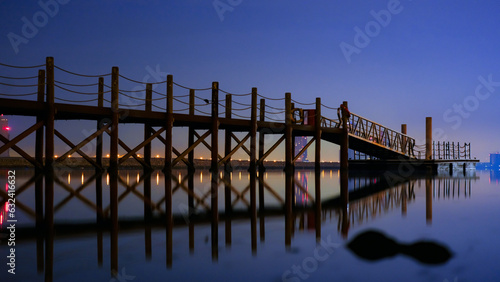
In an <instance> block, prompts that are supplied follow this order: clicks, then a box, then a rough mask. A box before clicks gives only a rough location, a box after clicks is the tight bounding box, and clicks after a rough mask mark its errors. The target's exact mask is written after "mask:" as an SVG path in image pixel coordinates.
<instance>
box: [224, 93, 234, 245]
mask: <svg viewBox="0 0 500 282" xmlns="http://www.w3.org/2000/svg"><path fill="white" fill-rule="evenodd" d="M232 104H233V103H232V95H231V94H227V95H226V118H227V119H230V118H231V111H232ZM231 133H232V131H231V130H230V129H226V130H225V136H224V137H225V141H224V155H226V156H227V155H229V153H231ZM231 171H232V168H231V158H229V159H228V160H227V162H226V163H225V164H224V179H225V184H224V210H225V213H226V220H225V231H226V233H225V237H226V246H231V242H232V238H231V216H232V212H233V207H232V205H231Z"/></svg>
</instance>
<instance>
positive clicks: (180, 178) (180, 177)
mask: <svg viewBox="0 0 500 282" xmlns="http://www.w3.org/2000/svg"><path fill="white" fill-rule="evenodd" d="M181 181H182V175H181V173H180V172H179V183H181Z"/></svg>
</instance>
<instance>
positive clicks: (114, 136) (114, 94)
mask: <svg viewBox="0 0 500 282" xmlns="http://www.w3.org/2000/svg"><path fill="white" fill-rule="evenodd" d="M119 76H120V75H119V69H118V67H113V68H112V71H111V111H112V117H111V138H110V142H111V143H110V154H109V178H110V180H109V188H110V189H109V198H110V212H111V232H110V233H111V234H110V237H111V238H110V239H111V273H112V274H113V275H116V274H117V273H118V122H119V118H120V113H119V106H118V91H119V85H118V79H119Z"/></svg>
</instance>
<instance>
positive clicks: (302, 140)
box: [294, 136, 309, 162]
mask: <svg viewBox="0 0 500 282" xmlns="http://www.w3.org/2000/svg"><path fill="white" fill-rule="evenodd" d="M306 145H307V137H305V136H301V137H295V150H294V152H295V155H297V154H298V153H299V152H300V150H302V149H304V147H305V146H306ZM297 161H299V162H308V161H309V160H308V159H307V150H305V151H304V153H302V155H300V157H299V158H298V159H297Z"/></svg>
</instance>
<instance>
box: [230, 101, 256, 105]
mask: <svg viewBox="0 0 500 282" xmlns="http://www.w3.org/2000/svg"><path fill="white" fill-rule="evenodd" d="M232 102H233V103H235V104H238V105H240V106H251V105H250V104H243V103H238V102H236V101H232Z"/></svg>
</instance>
